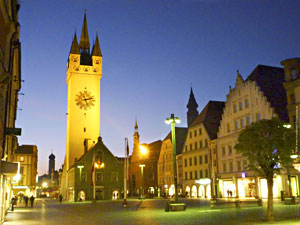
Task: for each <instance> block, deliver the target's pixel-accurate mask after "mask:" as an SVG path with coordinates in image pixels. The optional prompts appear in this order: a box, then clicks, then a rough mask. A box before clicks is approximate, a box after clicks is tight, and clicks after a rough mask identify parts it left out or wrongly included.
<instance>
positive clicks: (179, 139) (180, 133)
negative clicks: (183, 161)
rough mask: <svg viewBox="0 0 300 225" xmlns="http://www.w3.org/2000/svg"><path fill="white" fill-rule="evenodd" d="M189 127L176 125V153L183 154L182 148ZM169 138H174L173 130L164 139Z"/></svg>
mask: <svg viewBox="0 0 300 225" xmlns="http://www.w3.org/2000/svg"><path fill="white" fill-rule="evenodd" d="M187 131H188V128H186V127H175V136H176V155H178V154H181V152H182V148H183V145H184V141H185V137H186V134H187ZM167 139H171V140H172V132H171V131H170V132H169V133H168V135H167V136H166V137H165V139H164V141H165V140H167Z"/></svg>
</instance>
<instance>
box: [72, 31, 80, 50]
mask: <svg viewBox="0 0 300 225" xmlns="http://www.w3.org/2000/svg"><path fill="white" fill-rule="evenodd" d="M71 53H72V54H80V49H79V45H78V40H77V35H76V32H75V34H74V38H73V41H72V46H71V50H70V54H71Z"/></svg>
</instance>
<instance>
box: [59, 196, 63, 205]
mask: <svg viewBox="0 0 300 225" xmlns="http://www.w3.org/2000/svg"><path fill="white" fill-rule="evenodd" d="M62 200H63V196H62V194H60V195H59V202H60V203H62Z"/></svg>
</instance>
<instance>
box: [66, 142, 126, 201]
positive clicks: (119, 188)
mask: <svg viewBox="0 0 300 225" xmlns="http://www.w3.org/2000/svg"><path fill="white" fill-rule="evenodd" d="M71 170H72V171H73V173H74V178H75V179H74V195H73V198H74V199H73V200H74V201H85V200H93V199H95V200H116V199H119V198H122V197H123V194H124V189H123V187H124V186H123V185H124V159H121V158H117V157H115V156H114V155H113V154H112V153H111V152H110V151H109V149H108V148H107V147H106V146H105V145H104V143H103V141H102V138H101V137H99V140H98V142H97V144H96V145H95V146H94V147H93V148H91V149H90V150H89V151H87V152H86V153H85V154H84V155H83V156H82V157H81V158H80V159H78V160H77V161H76V163H75V164H74V165H73V166H72V168H71Z"/></svg>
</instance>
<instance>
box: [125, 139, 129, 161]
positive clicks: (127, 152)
mask: <svg viewBox="0 0 300 225" xmlns="http://www.w3.org/2000/svg"><path fill="white" fill-rule="evenodd" d="M126 145H127V146H126V157H127V158H128V156H129V144H128V140H127V142H126Z"/></svg>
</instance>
